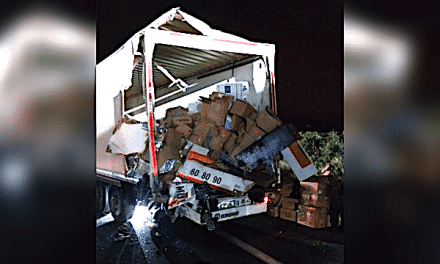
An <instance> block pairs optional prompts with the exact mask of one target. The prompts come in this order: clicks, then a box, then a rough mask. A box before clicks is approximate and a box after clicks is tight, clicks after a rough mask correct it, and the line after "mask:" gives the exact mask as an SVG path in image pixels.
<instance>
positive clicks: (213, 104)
mask: <svg viewBox="0 0 440 264" xmlns="http://www.w3.org/2000/svg"><path fill="white" fill-rule="evenodd" d="M233 99H234V97H233V96H230V95H223V96H221V97H217V96H213V98H212V99H208V98H202V108H201V111H200V121H202V122H203V121H204V120H205V121H206V120H207V119H209V120H212V121H213V122H214V123H215V124H216V125H217V126H223V125H224V124H225V119H226V115H227V114H228V109H229V105H230V104H231V102H232V101H233Z"/></svg>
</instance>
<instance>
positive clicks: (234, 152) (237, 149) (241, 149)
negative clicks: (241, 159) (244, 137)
mask: <svg viewBox="0 0 440 264" xmlns="http://www.w3.org/2000/svg"><path fill="white" fill-rule="evenodd" d="M242 151H243V148H242V147H240V146H236V147H235V148H234V150H233V151H232V152H231V155H230V156H231V158H232V159H233V160H236V159H235V155H237V154H238V153H240V152H242Z"/></svg>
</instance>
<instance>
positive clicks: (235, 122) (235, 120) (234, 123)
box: [231, 115, 244, 132]
mask: <svg viewBox="0 0 440 264" xmlns="http://www.w3.org/2000/svg"><path fill="white" fill-rule="evenodd" d="M242 123H244V120H243V119H242V118H241V117H239V116H238V115H232V116H231V131H233V132H237V131H238V128H239V127H240V124H242Z"/></svg>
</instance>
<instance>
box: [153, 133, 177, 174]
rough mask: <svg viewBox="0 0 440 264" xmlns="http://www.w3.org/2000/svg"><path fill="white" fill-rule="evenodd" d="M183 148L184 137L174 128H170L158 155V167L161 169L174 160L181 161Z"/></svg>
mask: <svg viewBox="0 0 440 264" xmlns="http://www.w3.org/2000/svg"><path fill="white" fill-rule="evenodd" d="M181 147H182V137H181V136H180V133H179V132H177V130H176V129H174V128H169V129H168V131H167V132H166V135H165V139H164V141H163V145H162V147H161V148H160V149H159V151H158V153H157V165H158V167H159V168H161V167H162V165H163V164H164V163H165V161H167V160H170V159H173V160H180V153H179V151H180V149H181Z"/></svg>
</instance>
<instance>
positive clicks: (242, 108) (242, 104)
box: [230, 99, 257, 118]
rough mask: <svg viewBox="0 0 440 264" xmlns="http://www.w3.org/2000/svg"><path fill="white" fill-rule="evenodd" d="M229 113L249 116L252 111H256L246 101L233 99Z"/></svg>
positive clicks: (244, 116)
mask: <svg viewBox="0 0 440 264" xmlns="http://www.w3.org/2000/svg"><path fill="white" fill-rule="evenodd" d="M230 113H231V114H234V115H238V116H240V117H243V118H246V117H249V116H250V115H251V114H252V113H257V110H256V109H255V108H254V107H253V106H252V105H251V104H249V103H248V102H246V101H243V100H240V99H237V100H235V101H234V104H233V105H232V107H231V110H230Z"/></svg>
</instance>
